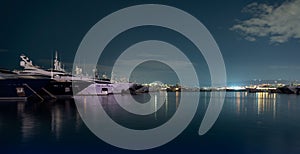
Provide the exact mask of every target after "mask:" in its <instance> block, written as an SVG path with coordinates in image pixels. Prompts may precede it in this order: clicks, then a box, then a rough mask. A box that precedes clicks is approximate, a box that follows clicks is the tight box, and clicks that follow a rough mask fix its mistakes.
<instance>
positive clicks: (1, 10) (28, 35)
mask: <svg viewBox="0 0 300 154" xmlns="http://www.w3.org/2000/svg"><path fill="white" fill-rule="evenodd" d="M0 3H1V4H0V20H1V24H0V33H1V37H0V55H1V58H2V60H1V61H0V67H1V68H8V69H14V68H17V67H18V64H19V62H18V60H19V55H20V54H21V53H25V54H26V55H28V56H29V57H31V59H32V60H33V61H34V62H35V63H36V64H37V65H40V66H43V67H45V68H49V67H50V65H51V62H50V60H51V59H52V56H53V53H54V51H55V50H58V51H59V54H60V58H61V60H62V61H63V62H64V63H65V64H66V67H67V69H71V67H72V66H71V64H72V62H73V59H74V56H75V53H76V51H77V48H78V46H79V44H80V42H81V40H82V38H83V37H84V35H85V34H86V33H87V31H88V30H89V29H90V28H91V27H92V26H93V25H94V24H96V23H97V22H98V21H99V20H101V19H102V18H103V17H105V16H107V15H109V14H110V13H112V12H115V11H117V10H119V9H122V8H125V7H128V6H132V5H137V4H145V3H157V4H165V5H170V6H174V7H177V8H179V9H182V10H184V11H186V12H188V13H190V14H191V15H193V16H195V17H196V18H198V19H199V20H200V21H201V22H202V23H203V24H204V25H205V26H206V27H207V28H208V30H209V31H210V32H211V34H212V35H213V37H214V38H215V40H216V42H217V43H218V45H219V48H220V50H221V52H222V55H223V58H224V61H225V65H226V70H227V77H228V81H229V82H239V81H244V80H251V79H286V80H299V79H300V61H299V57H300V52H299V49H300V42H299V41H300V32H299V29H300V27H299V25H300V18H299V17H300V12H299V10H300V5H299V0H296V1H287V2H285V1H283V0H279V1H257V3H256V1H253V0H243V1H221V0H220V1H215V0H207V1H130V2H128V1H89V2H86V1H58V0H53V1H47V2H45V1H30V0H26V1H25V0H24V1H21V0H19V1H14V0H7V1H1V2H0ZM124 22H126V21H124ZM178 22H180V21H178ZM147 39H159V40H163V41H167V42H170V43H172V44H174V45H176V46H177V47H178V48H180V49H182V50H183V51H185V52H184V53H185V54H186V55H187V57H189V58H190V59H191V61H192V62H193V63H194V65H195V68H196V70H197V73H198V75H199V78H200V81H201V82H203V83H205V82H207V81H209V75H208V70H207V66H206V63H205V61H204V59H203V57H202V56H201V55H193V54H191V53H192V52H191V51H192V50H196V49H195V47H194V46H193V44H191V43H190V42H189V41H188V40H186V39H185V38H184V37H182V36H180V35H179V34H178V33H176V32H173V31H170V30H168V29H163V28H159V27H144V28H136V29H132V30H128V31H126V32H124V33H122V34H121V35H120V36H118V37H117V38H116V39H115V40H114V42H113V43H111V44H110V45H109V46H108V47H107V49H106V51H105V52H104V57H103V58H102V59H100V62H99V64H100V65H101V67H100V69H101V70H102V71H103V72H106V73H109V71H110V67H111V66H112V65H113V62H114V60H115V59H116V58H117V57H118V55H119V54H120V53H121V52H122V50H124V49H126V48H127V47H128V46H130V45H131V44H132V43H136V42H139V41H142V40H147ZM83 61H84V60H83ZM151 66H153V67H152V68H151V67H149V66H146V65H145V66H141V68H137V72H136V73H135V75H133V76H137V78H138V76H139V75H138V74H139V73H138V72H139V71H141V70H143V69H148V70H152V76H151V75H146V77H143V78H145V79H146V78H147V76H148V77H149V78H150V77H151V78H153V77H154V76H156V75H153V74H155V73H159V72H161V71H162V68H163V69H165V71H166V72H167V71H170V69H168V68H167V67H164V66H163V65H161V66H163V67H160V66H159V64H158V65H152V64H151ZM146 72H147V73H149V72H151V71H146ZM150 74H151V73H150ZM167 74H168V73H167ZM169 75H173V74H172V73H169ZM164 76H165V79H160V77H157V76H156V77H157V79H146V80H144V81H147V82H150V81H151V80H154V81H155V80H162V81H168V79H169V80H170V81H172V82H176V78H174V79H171V78H170V77H169V76H168V75H164ZM166 76H167V77H166ZM134 80H136V79H134ZM141 82H142V80H141Z"/></svg>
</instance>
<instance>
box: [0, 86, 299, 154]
mask: <svg viewBox="0 0 300 154" xmlns="http://www.w3.org/2000/svg"><path fill="white" fill-rule="evenodd" d="M195 94H196V93H189V94H188V96H189V98H190V99H194V98H193V97H195ZM153 96H155V97H156V96H157V97H158V96H159V97H165V99H164V104H163V105H162V107H161V108H160V109H159V110H158V111H157V112H155V113H153V114H150V115H145V116H137V115H135V114H131V113H128V112H126V111H125V110H124V109H123V108H122V107H120V106H119V105H118V103H116V101H115V100H114V99H113V98H112V96H101V97H99V98H98V99H99V100H100V101H99V102H98V103H101V105H102V107H103V108H104V109H105V111H106V112H107V114H108V115H109V116H110V117H111V118H112V119H114V120H115V121H116V122H117V123H118V124H120V125H123V126H126V127H128V128H131V129H139V130H143V129H150V128H154V127H157V126H160V125H162V124H164V123H165V122H166V121H168V120H169V119H170V118H171V117H172V116H173V115H174V113H175V112H176V109H177V107H178V105H179V104H180V103H188V102H180V101H179V100H180V97H181V95H180V93H152V94H151V96H150V95H148V94H142V95H137V96H134V97H135V100H136V101H138V102H140V103H144V102H147V101H148V100H151V98H150V97H153ZM200 96H201V97H200V101H199V105H198V109H197V113H196V115H195V117H194V118H193V120H192V122H191V123H190V124H189V126H188V127H187V128H186V129H185V130H184V131H183V132H182V133H181V134H180V135H179V136H178V137H177V138H175V139H174V140H172V141H171V142H169V143H167V144H165V145H163V146H160V147H158V148H155V149H150V150H146V151H130V150H124V149H120V148H117V147H114V146H111V145H109V144H107V143H105V142H104V141H102V140H100V139H99V138H98V137H96V136H95V135H94V134H93V132H91V131H90V130H89V128H88V127H87V126H86V125H85V123H84V122H83V120H82V119H81V117H80V114H79V112H78V111H77V107H76V104H75V102H74V100H72V99H68V100H56V101H50V102H0V153H66V152H68V153H116V152H118V153H135V152H143V153H154V152H156V153H157V152H159V153H166V152H197V153H300V96H298V95H284V94H269V93H246V92H228V93H227V94H226V98H225V102H224V106H223V109H222V111H221V113H220V116H219V118H218V120H217V121H216V123H215V124H214V126H213V127H212V128H211V130H210V131H209V132H207V133H206V134H205V135H203V136H199V135H198V129H199V126H200V123H201V121H202V119H203V116H204V113H205V111H206V108H207V106H208V103H209V99H210V93H209V92H201V93H200ZM119 97H120V98H122V101H124V102H125V103H130V102H126V98H127V97H128V96H126V95H124V96H121V95H120V96H119ZM155 99H157V98H155ZM86 103H89V102H88V101H87V102H84V103H83V104H81V105H83V106H82V107H83V109H85V105H87V104H86ZM87 106H89V105H87ZM154 107H157V106H155V104H154ZM98 118H101V117H98ZM103 127H105V126H103ZM128 140H130V138H129V139H128Z"/></svg>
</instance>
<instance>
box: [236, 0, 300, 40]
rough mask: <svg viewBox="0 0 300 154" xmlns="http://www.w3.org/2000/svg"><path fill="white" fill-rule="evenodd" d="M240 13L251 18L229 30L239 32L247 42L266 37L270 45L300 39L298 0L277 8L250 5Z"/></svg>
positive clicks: (299, 8) (299, 6)
mask: <svg viewBox="0 0 300 154" xmlns="http://www.w3.org/2000/svg"><path fill="white" fill-rule="evenodd" d="M242 12H243V13H249V14H250V15H251V16H252V17H251V18H249V19H246V20H240V21H238V23H237V24H236V25H234V26H232V27H231V28H230V30H233V31H237V32H239V33H240V34H242V36H244V38H245V39H246V40H248V41H255V40H256V38H257V37H268V38H269V40H270V42H271V43H284V42H287V41H288V40H289V39H300V0H292V1H286V2H284V3H282V4H281V5H278V6H276V5H268V4H258V3H251V4H249V5H247V6H246V7H245V8H244V9H243V10H242Z"/></svg>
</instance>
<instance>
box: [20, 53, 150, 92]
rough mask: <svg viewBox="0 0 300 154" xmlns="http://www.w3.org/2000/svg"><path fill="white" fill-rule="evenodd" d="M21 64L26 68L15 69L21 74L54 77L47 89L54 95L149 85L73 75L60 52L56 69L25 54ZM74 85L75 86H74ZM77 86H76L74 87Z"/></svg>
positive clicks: (139, 88)
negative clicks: (63, 65) (42, 65)
mask: <svg viewBox="0 0 300 154" xmlns="http://www.w3.org/2000/svg"><path fill="white" fill-rule="evenodd" d="M20 58H21V61H20V66H21V67H23V68H24V69H23V70H21V71H15V72H16V73H17V74H21V75H31V76H34V75H38V76H45V77H49V78H51V79H53V82H52V84H49V85H48V86H47V87H46V88H45V89H46V90H48V91H49V93H51V94H53V95H73V94H78V95H108V94H118V93H131V94H137V93H145V92H148V91H149V89H148V87H145V86H142V85H140V84H135V83H111V82H110V81H109V80H108V79H96V78H94V77H86V76H83V75H76V76H74V75H72V74H70V73H67V72H66V71H65V70H64V69H63V68H62V67H61V66H62V65H61V62H60V61H59V60H58V54H57V52H56V53H55V59H54V69H48V70H45V69H42V68H40V67H39V66H35V65H33V63H32V61H31V60H30V59H29V58H28V57H27V56H25V55H21V56H20ZM72 86H73V87H72ZM74 86H75V87H74ZM74 90H75V91H74Z"/></svg>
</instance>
